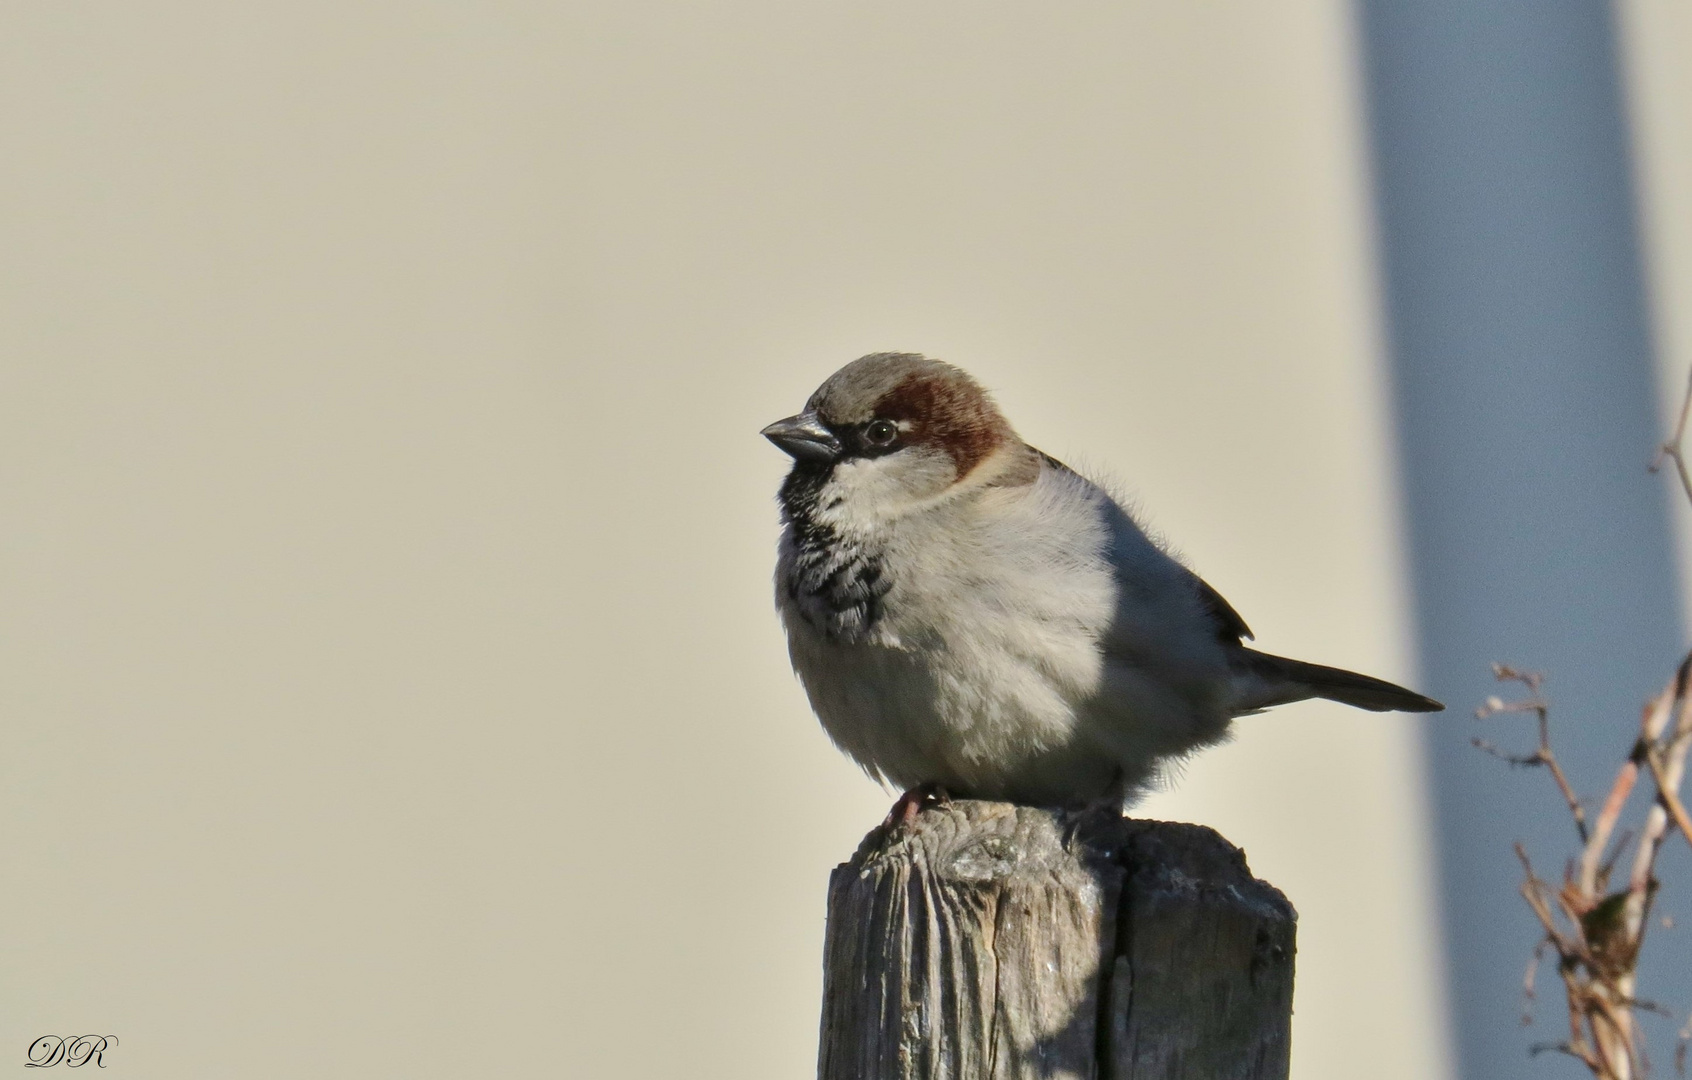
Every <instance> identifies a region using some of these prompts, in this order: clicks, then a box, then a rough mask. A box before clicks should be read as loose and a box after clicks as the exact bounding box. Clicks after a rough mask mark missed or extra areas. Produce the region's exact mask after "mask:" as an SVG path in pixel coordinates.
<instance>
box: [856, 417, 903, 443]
mask: <svg viewBox="0 0 1692 1080" xmlns="http://www.w3.org/2000/svg"><path fill="white" fill-rule="evenodd" d="M898 437H899V426H898V425H897V424H895V423H893V421H891V420H875V421H872V422H871V423H870V426H869V427H867V428H865V429H864V438H866V439H868V440H869V441H870V442H871V443H873V444H875V445H876V446H888V445H891V444H892V442H893V440H894V439H897V438H898Z"/></svg>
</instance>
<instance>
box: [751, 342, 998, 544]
mask: <svg viewBox="0 0 1692 1080" xmlns="http://www.w3.org/2000/svg"><path fill="white" fill-rule="evenodd" d="M763 434H764V436H765V437H766V438H768V439H769V440H770V441H771V442H773V443H775V444H776V445H777V446H779V447H781V448H782V449H783V450H785V451H787V453H789V454H791V455H792V456H793V461H794V464H793V474H792V475H793V477H794V478H800V477H803V478H808V479H810V480H811V481H812V482H813V483H817V484H821V483H823V482H827V483H828V484H829V485H830V486H832V487H837V488H838V489H839V491H838V492H837V493H838V494H839V495H840V496H842V497H843V498H844V499H849V500H850V501H851V502H852V503H854V504H855V508H856V509H857V510H859V511H860V512H864V511H869V512H876V511H880V512H889V513H898V512H900V511H901V510H904V509H909V508H911V507H912V506H914V505H917V504H921V503H924V502H927V501H929V500H932V499H934V498H935V497H937V496H940V495H942V494H944V493H945V492H946V491H947V490H948V489H950V488H952V487H953V486H954V485H956V484H958V483H959V482H960V481H962V480H964V479H965V478H967V477H971V476H972V474H978V471H979V470H981V469H982V468H983V466H987V468H988V469H989V470H991V471H996V470H995V469H994V466H995V465H996V466H998V467H1000V468H1002V467H1003V466H1004V464H1005V462H1004V459H1005V458H1006V456H1007V455H1006V454H1005V453H1003V452H1004V451H1006V450H1011V449H1020V448H1021V447H1022V444H1021V441H1020V440H1019V439H1018V438H1017V436H1016V432H1015V431H1013V430H1012V429H1011V426H1010V423H1009V422H1008V421H1007V420H1006V419H1005V418H1004V415H1003V414H1002V413H1000V412H999V410H998V407H997V406H996V405H994V404H993V400H992V398H990V397H989V396H988V395H987V391H986V390H984V389H982V387H981V384H980V383H978V382H976V381H975V380H974V379H973V378H971V377H970V376H969V374H968V373H967V372H964V371H962V370H961V369H959V368H955V367H953V366H952V365H950V364H943V363H941V362H940V361H938V360H930V359H929V358H927V357H925V356H920V355H918V354H916V353H872V354H871V355H869V356H865V357H862V358H861V359H858V360H854V361H852V362H851V363H850V364H847V365H846V366H845V367H843V368H841V369H840V370H839V371H837V372H835V373H834V374H833V375H831V376H829V378H828V380H827V381H826V382H824V383H823V384H822V385H821V386H820V387H818V388H817V392H816V393H814V394H812V395H811V399H810V400H809V401H808V402H806V403H805V409H804V411H803V412H801V413H799V414H797V415H795V416H790V417H788V418H787V419H785V420H778V421H776V422H775V423H773V424H771V425H770V426H769V427H767V428H765V429H764V431H763ZM989 463H993V464H989Z"/></svg>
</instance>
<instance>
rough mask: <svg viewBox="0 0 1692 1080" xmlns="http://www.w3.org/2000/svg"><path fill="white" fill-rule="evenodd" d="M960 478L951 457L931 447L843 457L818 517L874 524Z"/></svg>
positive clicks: (848, 525)
mask: <svg viewBox="0 0 1692 1080" xmlns="http://www.w3.org/2000/svg"><path fill="white" fill-rule="evenodd" d="M956 479H957V468H956V467H955V466H954V465H953V464H952V459H951V458H950V457H949V456H947V455H946V454H945V453H942V452H940V451H937V450H931V449H928V448H926V447H915V446H912V447H907V448H905V449H903V450H897V451H895V452H893V453H891V454H885V455H883V456H881V457H874V458H855V459H852V460H849V461H842V462H841V463H840V464H838V465H836V466H835V467H834V474H833V475H832V476H830V477H829V479H828V483H826V484H824V485H823V488H822V491H821V492H820V493H819V497H818V499H817V518H818V520H820V521H823V522H826V523H828V524H830V525H833V526H835V527H837V528H843V529H847V530H854V529H856V530H861V529H865V528H869V527H871V526H873V525H875V524H876V523H877V522H880V521H885V520H888V519H890V518H895V517H898V516H899V515H901V514H904V513H907V512H909V511H911V510H913V509H916V508H917V507H920V506H922V505H924V504H926V503H928V502H930V501H931V500H933V499H934V498H935V497H936V496H938V495H940V494H942V493H943V492H945V491H946V489H947V488H949V487H950V486H951V485H952V482H953V481H954V480H956Z"/></svg>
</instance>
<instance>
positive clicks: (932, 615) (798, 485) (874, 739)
mask: <svg viewBox="0 0 1692 1080" xmlns="http://www.w3.org/2000/svg"><path fill="white" fill-rule="evenodd" d="M763 434H764V435H765V436H766V437H767V438H768V439H769V440H770V441H771V442H773V443H775V444H776V445H777V446H779V447H780V448H781V449H783V450H785V451H786V452H787V453H788V454H790V455H792V457H793V469H792V471H791V472H789V473H788V474H787V478H786V480H785V481H784V482H783V483H782V485H781V494H780V503H781V517H782V522H783V525H784V528H783V530H782V535H781V543H780V551H779V557H778V560H777V564H776V604H777V607H778V608H779V610H780V613H781V621H782V624H783V626H784V627H785V628H786V631H787V642H788V651H789V654H790V655H791V657H792V660H793V667H794V670H795V671H797V672H798V674H799V678H800V680H801V681H802V682H803V683H804V686H805V690H806V693H807V694H808V695H809V696H810V699H811V705H812V707H813V708H814V709H815V710H816V713H817V716H818V717H819V718H820V719H821V720H822V724H823V727H824V728H825V729H826V730H827V731H828V734H829V736H830V737H831V738H833V740H834V742H835V744H836V745H838V746H839V747H840V748H841V749H842V750H844V751H845V752H846V753H847V754H849V755H851V757H852V758H853V759H855V760H856V761H857V762H858V764H859V765H861V766H863V768H864V769H865V770H866V771H867V772H868V773H869V774H870V775H871V776H872V777H875V778H877V779H882V780H885V781H889V782H891V783H893V784H895V785H898V786H899V787H901V788H904V789H907V791H906V795H905V796H904V797H903V798H902V799H901V800H900V803H899V804H896V806H895V810H894V814H893V815H891V816H890V818H891V817H897V816H899V815H900V814H901V810H902V812H903V815H904V816H905V817H906V819H907V820H908V818H909V817H910V816H911V815H912V814H913V813H914V811H915V809H916V808H918V807H920V805H921V804H922V800H923V799H924V798H925V797H926V796H929V795H931V794H932V793H934V792H936V791H941V792H944V793H948V794H951V795H960V796H968V797H973V798H982V799H1000V800H1009V801H1012V802H1018V803H1026V804H1030V805H1036V806H1082V805H1090V804H1094V803H1097V802H1099V801H1101V800H1118V799H1120V800H1121V801H1122V802H1123V804H1126V802H1127V801H1129V800H1131V799H1132V798H1133V797H1134V796H1136V795H1137V794H1138V793H1140V792H1142V791H1143V790H1144V789H1145V788H1146V786H1147V785H1148V784H1149V783H1150V782H1151V780H1152V779H1153V777H1154V776H1155V775H1156V773H1157V769H1158V766H1159V763H1160V762H1164V761H1168V760H1170V759H1178V758H1180V757H1182V756H1183V755H1186V754H1189V753H1191V752H1193V751H1195V750H1197V749H1199V748H1201V747H1204V746H1208V745H1211V744H1214V743H1217V742H1220V741H1222V740H1223V739H1225V738H1226V737H1227V734H1228V725H1229V722H1230V721H1232V720H1233V719H1234V717H1236V716H1242V715H1245V714H1248V713H1254V712H1258V711H1260V710H1262V709H1266V708H1268V707H1270V706H1272V705H1282V704H1285V703H1287V702H1291V701H1301V700H1304V699H1305V698H1312V697H1320V698H1327V699H1329V700H1330V701H1338V702H1342V703H1344V704H1346V705H1353V706H1356V707H1357V708H1360V709H1370V710H1373V711H1376V712H1384V711H1388V710H1401V711H1404V712H1431V711H1436V710H1439V709H1442V708H1443V707H1444V706H1442V705H1441V704H1440V703H1439V702H1437V701H1434V700H1432V699H1430V698H1426V697H1423V696H1422V695H1420V694H1417V693H1414V692H1412V691H1410V690H1406V689H1404V688H1403V687H1400V686H1394V685H1393V684H1392V683H1389V682H1383V681H1382V680H1380V679H1372V678H1370V677H1369V676H1367V675H1358V674H1355V673H1353V672H1349V671H1341V670H1339V669H1337V668H1330V667H1321V666H1319V665H1316V664H1307V663H1304V662H1302V661H1299V660H1288V659H1286V658H1284V657H1279V656H1270V655H1269V654H1267V653H1262V652H1258V651H1256V650H1255V649H1250V648H1247V647H1246V646H1245V645H1244V644H1242V639H1246V638H1250V637H1251V636H1252V634H1251V631H1250V630H1249V629H1248V628H1247V627H1246V624H1245V621H1244V620H1243V619H1241V618H1240V616H1239V614H1238V613H1237V612H1235V611H1234V609H1233V608H1232V607H1230V606H1229V605H1228V602H1227V601H1226V600H1224V599H1223V598H1222V597H1221V595H1220V594H1219V593H1217V591H1216V590H1215V589H1213V588H1211V587H1210V586H1209V585H1207V584H1205V583H1204V581H1202V580H1201V579H1200V578H1199V577H1198V575H1196V574H1194V573H1193V572H1192V571H1191V570H1188V569H1187V568H1186V567H1185V566H1183V565H1181V563H1179V562H1178V561H1176V559H1175V558H1174V557H1173V556H1171V555H1170V554H1169V553H1168V552H1166V551H1164V550H1163V549H1162V548H1160V547H1159V546H1158V545H1157V544H1156V543H1155V542H1153V541H1152V540H1151V539H1150V538H1148V537H1147V536H1146V534H1145V532H1144V531H1143V530H1142V529H1141V528H1140V527H1139V526H1138V525H1136V524H1135V523H1134V520H1133V519H1132V518H1131V517H1130V516H1129V514H1128V512H1127V511H1126V510H1124V509H1123V508H1122V506H1121V505H1119V504H1118V503H1117V502H1116V500H1115V499H1113V498H1112V497H1111V496H1110V495H1109V494H1107V493H1106V492H1105V491H1104V490H1103V489H1101V488H1100V487H1099V486H1097V485H1096V484H1094V483H1092V482H1091V481H1089V480H1087V479H1086V478H1085V477H1083V476H1081V475H1080V474H1079V473H1077V472H1075V471H1074V470H1073V469H1070V468H1068V467H1067V466H1065V465H1064V464H1063V463H1061V462H1059V461H1058V460H1057V459H1055V458H1052V457H1050V456H1048V455H1046V454H1043V453H1041V452H1040V451H1038V450H1036V449H1034V448H1033V447H1031V446H1029V445H1028V444H1027V443H1025V442H1023V441H1022V440H1021V439H1020V438H1018V437H1017V434H1016V432H1015V431H1014V430H1013V429H1012V428H1011V425H1010V424H1009V422H1007V421H1006V420H1005V418H1004V416H1003V414H1001V413H1000V412H999V410H998V408H997V407H996V406H995V405H994V403H993V401H992V399H991V398H990V397H989V396H988V395H987V392H986V391H985V390H983V389H982V387H981V386H980V384H979V383H977V382H976V381H975V380H974V379H973V378H971V377H970V376H969V375H968V374H966V373H965V372H963V371H961V370H960V369H958V368H955V367H952V366H951V365H949V364H943V363H941V362H939V361H937V360H931V359H928V358H927V357H924V356H920V355H916V354H913V353H875V354H872V355H870V356H865V357H863V358H862V359H859V360H855V361H853V362H852V363H850V364H847V365H846V366H845V367H844V368H841V369H840V370H839V371H838V372H836V373H835V374H834V375H832V376H831V377H830V378H829V379H828V381H827V382H825V383H823V384H822V386H821V387H820V388H818V390H817V392H816V393H814V394H812V395H811V399H810V401H808V402H807V403H806V405H805V409H804V411H803V412H801V413H799V414H798V415H797V416H791V417H788V418H787V419H785V420H778V421H777V422H775V423H773V424H771V425H770V426H769V427H767V428H765V429H764V431H763Z"/></svg>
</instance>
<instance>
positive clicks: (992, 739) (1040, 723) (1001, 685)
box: [789, 625, 1119, 805]
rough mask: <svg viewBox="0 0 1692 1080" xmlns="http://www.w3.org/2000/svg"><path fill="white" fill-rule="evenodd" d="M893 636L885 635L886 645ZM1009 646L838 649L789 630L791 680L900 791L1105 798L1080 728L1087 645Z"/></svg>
mask: <svg viewBox="0 0 1692 1080" xmlns="http://www.w3.org/2000/svg"><path fill="white" fill-rule="evenodd" d="M889 636H890V635H889ZM1068 637H1069V640H1062V639H1059V640H1045V641H1041V642H1036V643H1033V644H1034V645H1035V647H1033V648H1031V647H1030V643H1029V642H1020V643H1017V644H1016V645H1011V644H1007V643H1004V642H993V641H983V640H979V639H978V637H977V636H971V635H946V634H944V633H936V632H932V631H930V632H928V633H926V634H925V635H924V640H923V641H922V642H921V643H920V644H919V645H915V646H910V647H906V646H904V645H903V644H902V643H901V642H899V641H898V640H897V639H895V640H893V641H888V640H885V639H883V640H879V641H878V640H871V641H867V642H862V643H858V644H851V645H843V644H840V643H838V642H831V641H829V640H827V639H826V638H824V637H823V636H821V635H819V634H816V633H815V632H813V631H810V629H809V627H806V626H803V625H801V626H798V627H791V628H790V640H789V643H790V647H791V651H792V654H793V662H794V667H795V669H796V670H797V671H798V672H799V675H800V678H801V680H802V681H803V682H804V684H805V688H806V690H807V692H808V693H809V695H810V698H811V704H812V706H813V707H814V708H815V710H816V712H817V716H818V717H819V718H820V719H821V721H822V724H823V727H824V729H825V730H827V732H828V734H829V736H830V737H831V738H832V739H833V740H834V742H835V743H836V744H837V745H838V746H840V748H841V749H843V750H845V751H846V752H847V753H848V754H850V755H851V756H852V757H853V758H854V759H856V760H857V761H858V763H859V764H861V765H862V766H863V767H864V768H865V769H866V770H868V771H869V772H870V773H871V774H872V775H875V776H878V777H881V778H885V779H886V780H887V781H889V782H891V783H893V784H896V785H898V786H900V787H904V788H910V787H915V786H916V785H918V784H924V783H935V784H940V785H941V786H943V787H945V788H946V789H947V790H948V791H950V792H951V793H953V794H956V795H959V796H967V797H975V798H987V799H1009V800H1012V801H1016V802H1022V803H1031V804H1036V805H1073V804H1078V803H1082V802H1087V801H1090V800H1092V799H1096V798H1099V797H1100V796H1102V795H1104V794H1105V793H1106V792H1107V791H1108V790H1109V789H1110V788H1111V786H1112V784H1113V783H1114V782H1115V781H1116V780H1117V779H1118V771H1119V770H1118V763H1117V762H1116V761H1115V760H1114V758H1113V757H1112V756H1111V755H1110V754H1109V753H1108V752H1106V751H1105V750H1103V749H1102V748H1101V747H1099V746H1098V745H1096V744H1095V743H1094V742H1093V741H1091V740H1089V739H1088V738H1086V737H1085V734H1084V732H1083V730H1082V729H1081V727H1080V726H1079V725H1078V722H1077V718H1078V715H1079V709H1080V707H1081V705H1082V703H1083V702H1084V701H1085V700H1086V699H1087V698H1088V696H1089V695H1090V694H1091V693H1092V692H1093V691H1094V690H1095V689H1096V686H1097V680H1098V668H1099V664H1100V661H1099V658H1098V654H1097V650H1096V648H1095V646H1094V644H1093V641H1092V639H1091V638H1089V637H1085V636H1083V635H1079V634H1075V635H1068Z"/></svg>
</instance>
